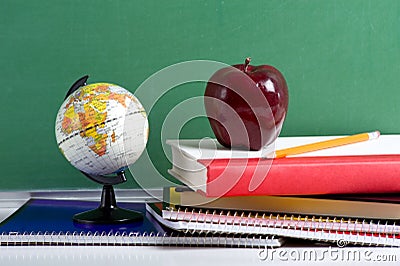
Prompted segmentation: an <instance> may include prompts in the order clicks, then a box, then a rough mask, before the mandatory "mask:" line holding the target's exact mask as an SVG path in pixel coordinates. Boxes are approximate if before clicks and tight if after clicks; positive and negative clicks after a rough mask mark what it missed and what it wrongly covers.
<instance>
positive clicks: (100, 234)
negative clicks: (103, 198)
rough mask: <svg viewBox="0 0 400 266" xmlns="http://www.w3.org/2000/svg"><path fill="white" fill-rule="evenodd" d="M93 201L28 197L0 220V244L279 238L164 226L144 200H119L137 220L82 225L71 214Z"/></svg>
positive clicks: (258, 243) (275, 242) (274, 241)
mask: <svg viewBox="0 0 400 266" xmlns="http://www.w3.org/2000/svg"><path fill="white" fill-rule="evenodd" d="M98 204H99V203H97V202H90V201H77V200H52V199H51V200H50V199H30V200H29V201H28V202H27V203H26V204H25V205H24V206H22V207H21V208H20V209H19V210H18V211H16V212H15V213H14V214H12V215H11V216H10V217H8V218H7V219H6V220H5V221H3V222H2V223H1V224H0V245H2V246H4V245H62V246H64V245H85V246H87V245H94V246H103V245H118V246H119V245H123V246H130V245H133V246H135V245H144V246H149V245H150V246H164V245H167V246H218V247H225V246H227V247H257V248H264V247H279V246H280V245H281V244H282V241H283V240H282V238H274V237H271V236H261V237H257V238H255V237H249V236H248V235H237V234H226V233H224V234H213V235H207V234H202V233H198V232H195V233H190V232H182V231H179V232H178V231H175V230H172V229H170V228H167V227H164V226H163V225H162V224H160V223H159V222H158V221H156V220H155V219H154V218H153V217H152V216H151V215H150V214H149V213H148V212H146V208H145V203H120V204H119V205H120V207H122V208H127V209H131V210H136V211H139V212H141V213H142V214H143V215H144V219H143V221H141V222H136V223H132V224H124V225H82V224H76V223H74V222H73V220H72V217H73V215H75V214H77V213H80V212H83V211H87V210H90V209H94V208H96V207H98Z"/></svg>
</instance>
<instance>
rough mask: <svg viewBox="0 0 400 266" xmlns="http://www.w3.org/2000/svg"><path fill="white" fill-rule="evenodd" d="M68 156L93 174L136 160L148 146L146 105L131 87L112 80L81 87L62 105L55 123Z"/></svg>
mask: <svg viewBox="0 0 400 266" xmlns="http://www.w3.org/2000/svg"><path fill="white" fill-rule="evenodd" d="M55 133H56V139H57V144H58V147H59V149H60V151H61V152H62V154H63V155H64V156H65V158H66V159H67V160H68V161H69V162H70V163H71V164H72V165H73V166H74V167H76V168H77V169H78V170H80V171H82V172H85V173H87V174H90V175H109V174H114V173H118V172H120V171H122V170H124V169H125V168H127V167H128V166H129V165H131V164H133V163H134V162H135V161H136V160H137V159H138V158H139V156H140V155H141V154H142V152H143V150H144V149H145V147H146V143H147V140H148V134H149V125H148V119H147V114H146V111H145V109H144V108H143V106H142V104H141V103H140V102H139V100H138V99H137V98H136V97H135V96H134V95H133V94H132V93H131V92H129V91H128V90H126V89H124V88H122V87H120V86H118V85H114V84H110V83H95V84H89V85H85V86H82V87H80V88H79V89H77V90H76V91H75V92H73V93H72V94H71V95H69V96H68V97H67V98H66V99H65V101H64V102H63V104H62V105H61V107H60V109H59V111H58V113H57V117H56V124H55Z"/></svg>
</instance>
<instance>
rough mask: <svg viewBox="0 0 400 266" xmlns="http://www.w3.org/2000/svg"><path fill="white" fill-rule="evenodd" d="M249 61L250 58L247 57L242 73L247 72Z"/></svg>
mask: <svg viewBox="0 0 400 266" xmlns="http://www.w3.org/2000/svg"><path fill="white" fill-rule="evenodd" d="M250 61H251V58H250V57H247V58H246V59H245V60H244V72H247V68H248V67H249V64H250Z"/></svg>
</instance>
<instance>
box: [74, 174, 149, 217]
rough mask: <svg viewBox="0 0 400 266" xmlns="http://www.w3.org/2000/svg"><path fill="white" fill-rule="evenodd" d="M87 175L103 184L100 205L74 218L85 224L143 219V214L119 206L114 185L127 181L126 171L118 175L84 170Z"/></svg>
mask: <svg viewBox="0 0 400 266" xmlns="http://www.w3.org/2000/svg"><path fill="white" fill-rule="evenodd" d="M82 173H83V174H84V175H85V176H87V177H88V178H90V179H91V180H93V181H96V182H97V183H100V184H103V191H102V193H101V202H100V206H99V207H98V208H97V209H94V210H90V211H86V212H82V213H79V214H76V215H74V217H73V220H74V222H77V223H84V224H121V223H133V222H138V221H141V220H143V214H141V213H140V212H136V211H131V210H127V209H123V208H119V207H118V206H117V201H116V199H115V193H114V188H113V185H116V184H120V183H123V182H125V181H126V178H125V173H124V172H123V171H121V172H119V173H118V174H117V175H116V176H112V177H106V176H94V175H89V174H87V173H84V172H82Z"/></svg>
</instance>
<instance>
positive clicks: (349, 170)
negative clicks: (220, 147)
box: [199, 155, 400, 197]
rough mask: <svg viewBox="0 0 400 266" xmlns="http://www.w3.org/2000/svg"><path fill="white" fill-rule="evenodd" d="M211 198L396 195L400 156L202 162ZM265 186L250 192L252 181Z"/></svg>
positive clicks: (398, 188)
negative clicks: (342, 194) (362, 194)
mask: <svg viewBox="0 0 400 266" xmlns="http://www.w3.org/2000/svg"><path fill="white" fill-rule="evenodd" d="M199 162H200V163H202V164H203V165H205V166H207V189H206V195H207V196H208V197H221V196H247V195H313V194H339V193H396V192H399V191H400V182H397V179H398V178H399V177H400V155H358V156H319V157H293V158H282V159H274V160H272V161H271V159H259V158H255V159H214V160H199ZM253 179H254V180H261V182H259V185H258V186H257V187H256V188H255V189H251V186H250V185H251V182H252V180H253Z"/></svg>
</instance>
